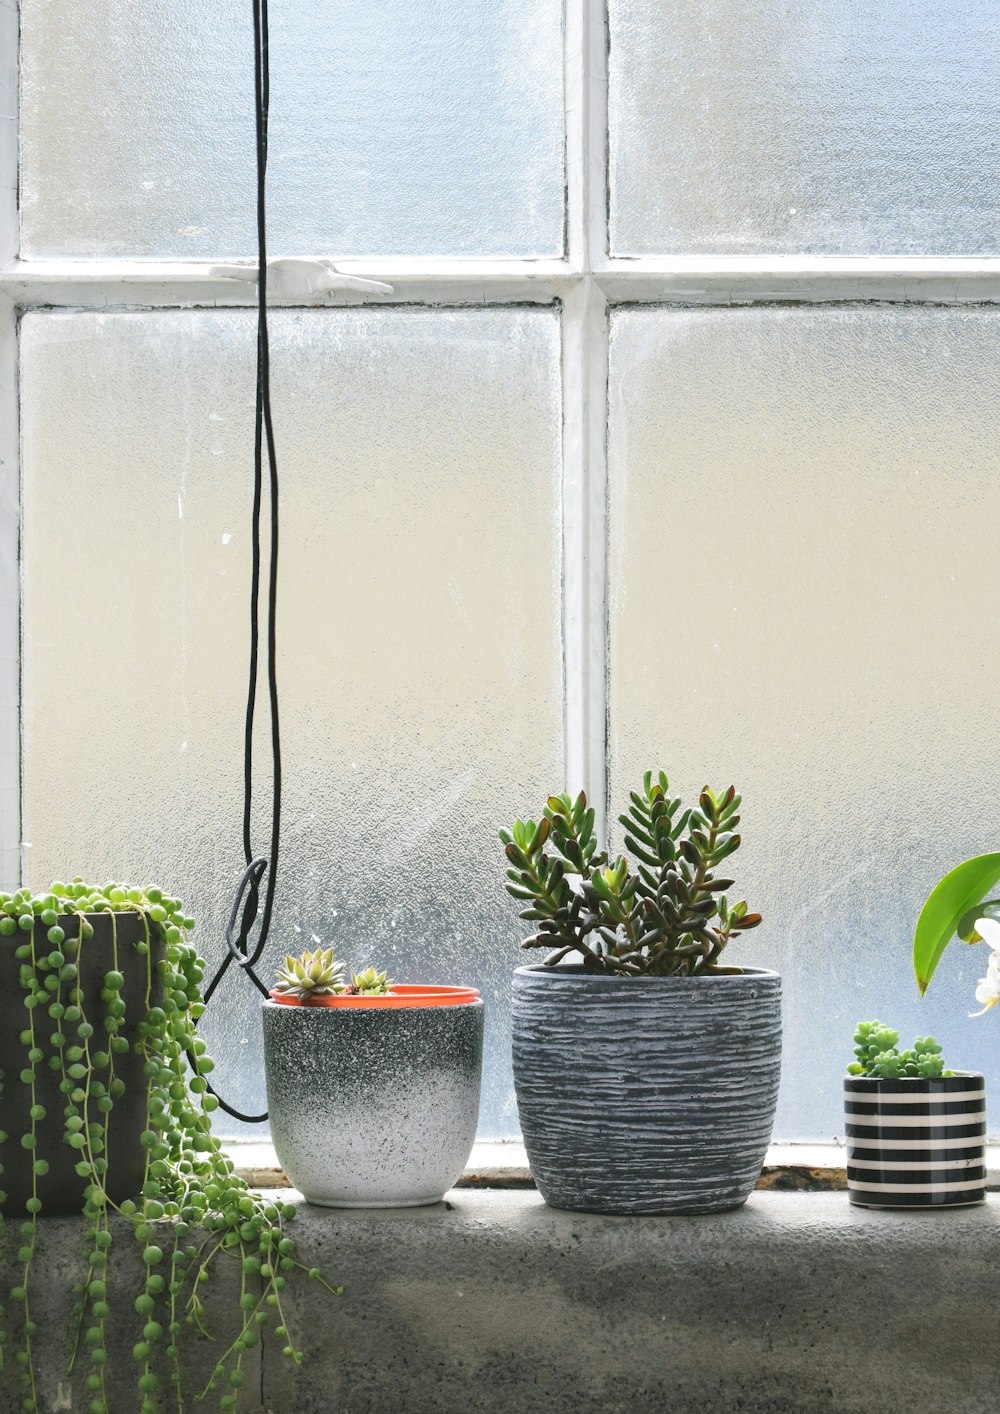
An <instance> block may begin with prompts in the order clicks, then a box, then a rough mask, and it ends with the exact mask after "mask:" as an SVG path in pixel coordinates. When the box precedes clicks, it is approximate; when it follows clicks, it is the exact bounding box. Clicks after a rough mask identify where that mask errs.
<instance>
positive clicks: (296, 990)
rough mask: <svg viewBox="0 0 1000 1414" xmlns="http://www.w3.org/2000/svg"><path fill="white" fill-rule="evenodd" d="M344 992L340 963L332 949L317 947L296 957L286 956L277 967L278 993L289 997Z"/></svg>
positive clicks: (343, 977)
mask: <svg viewBox="0 0 1000 1414" xmlns="http://www.w3.org/2000/svg"><path fill="white" fill-rule="evenodd" d="M347 989H348V984H347V980H346V978H345V976H344V964H343V963H342V962H338V961H337V958H336V956H335V955H334V950H333V948H317V949H316V950H315V952H303V953H300V954H299V955H298V957H291V956H289V957H286V958H285V961H284V963H283V964H282V966H281V967H279V968H278V990H279V991H281V992H287V993H288V994H289V996H293V997H300V998H304V997H329V996H337V995H339V994H340V993H341V992H345V991H347Z"/></svg>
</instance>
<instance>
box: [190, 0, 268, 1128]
mask: <svg viewBox="0 0 1000 1414" xmlns="http://www.w3.org/2000/svg"><path fill="white" fill-rule="evenodd" d="M252 3H253V34H254V110H255V117H256V136H257V406H256V415H255V421H254V494H253V520H252V533H251V542H252V556H253V558H252V566H251V576H250V671H249V681H248V688H247V706H246V724H245V730H244V740H243V853H244V857H245V860H246V866H247V867H246V869H245V870H244V872H243V876H242V878H241V879H240V883H239V887H238V888H237V890H236V897H235V898H234V900H233V906H232V909H231V911H230V914H229V922H228V924H227V926H226V954H225V956H224V957H223V959H222V962H221V963H220V964H219V967H218V969H217V970H216V972H215V975H214V976H213V977H212V979H211V981H210V982H209V984H208V986H207V987H206V988H205V993H204V997H205V1001H206V1002H209V1001H210V1000H211V998H212V994H213V993H214V991H215V989H216V987H218V985H219V983H220V982H221V981H222V979H223V977H224V976H225V974H226V972H227V970H228V968H229V965H230V964H231V963H233V962H235V963H236V965H237V966H238V967H240V968H241V969H242V970H243V971H244V972H245V973H246V975H247V976H248V977H249V978H250V980H251V981H252V982H253V984H254V986H255V987H256V988H257V990H258V991H259V992H261V993H262V994H263V996H265V997H266V996H267V995H268V989H267V987H266V986H265V985H264V983H263V982H262V981H261V980H260V978H259V977H258V976H257V973H256V972H255V971H254V966H255V964H256V963H257V962H258V961H259V960H260V957H261V954H262V953H263V951H264V947H265V945H266V943H267V936H268V933H269V931H270V927H271V914H272V911H273V908H274V890H275V884H276V882H277V877H278V848H279V844H280V837H281V732H280V727H279V720H278V678H277V668H276V656H277V655H276V629H275V620H276V609H277V602H278V462H277V457H276V455H275V450H274V425H273V422H272V418H271V358H270V346H269V342H268V332H267V212H266V203H265V195H266V175H267V116H268V107H269V104H270V97H271V80H270V66H269V58H268V23H267V0H252ZM265 444H266V447H267V464H268V495H269V501H270V527H271V545H270V552H271V554H270V565H269V569H268V583H267V692H268V701H269V704H270V713H271V761H272V773H273V774H272V794H271V801H272V804H271V840H270V848H269V852H268V854H267V855H266V856H262V857H259V858H256V859H255V858H254V854H253V845H252V841H251V818H250V817H251V807H252V804H253V730H254V708H255V705H256V700H257V660H258V653H259V646H260V616H259V600H260V561H261V550H260V520H261V505H262V500H263V485H264V475H263V463H264V456H263V453H264V446H265ZM265 874H266V875H267V883H266V886H265V890H264V911H263V914H262V916H261V920H260V930H259V932H258V934H257V939H256V942H255V943H254V945H253V948H252V950H251V947H250V943H249V937H250V931H251V929H252V928H253V926H254V923H255V922H256V919H257V915H258V912H259V909H260V884H261V880H262V878H263V877H264V875H265ZM244 897H245V901H244ZM241 905H242V913H241ZM238 917H239V927H238V928H237V918H238ZM208 1090H209V1093H210V1094H212V1095H214V1096H215V1098H216V1099H217V1100H218V1102H219V1105H220V1107H221V1108H222V1109H223V1110H225V1112H226V1114H229V1115H232V1116H233V1118H234V1119H241V1120H243V1121H245V1122H246V1123H247V1124H262V1123H263V1122H264V1121H265V1120H266V1119H267V1117H268V1116H267V1112H266V1111H265V1112H264V1113H263V1114H259V1115H247V1114H243V1113H242V1111H240V1110H237V1109H235V1108H234V1107H233V1106H232V1105H230V1104H227V1103H226V1101H225V1100H224V1099H223V1098H222V1096H221V1095H220V1094H219V1093H218V1091H216V1090H215V1089H213V1087H212V1086H211V1084H209V1085H208Z"/></svg>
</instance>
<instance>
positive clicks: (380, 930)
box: [21, 309, 563, 1136]
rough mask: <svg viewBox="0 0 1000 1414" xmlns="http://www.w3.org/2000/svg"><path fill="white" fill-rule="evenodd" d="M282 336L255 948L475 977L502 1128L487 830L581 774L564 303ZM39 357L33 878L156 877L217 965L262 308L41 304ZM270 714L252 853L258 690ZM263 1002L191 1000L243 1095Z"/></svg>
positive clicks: (229, 860) (255, 1064) (356, 317)
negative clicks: (572, 760) (563, 644)
mask: <svg viewBox="0 0 1000 1414" xmlns="http://www.w3.org/2000/svg"><path fill="white" fill-rule="evenodd" d="M271 344H272V366H273V380H274V410H275V427H276V436H277V445H278V457H279V466H280V472H281V478H282V482H281V484H282V492H281V498H282V499H281V510H282V541H281V573H280V611H279V622H278V638H279V662H278V672H279V686H280V692H281V704H282V724H283V737H284V755H285V760H284V768H285V785H284V833H283V842H282V856H281V867H280V872H279V880H280V882H279V886H278V892H277V900H276V908H275V925H274V930H273V933H272V938H271V942H270V954H269V958H268V959H267V960H266V961H265V963H264V965H263V972H264V974H265V976H267V977H270V976H273V969H274V967H275V965H276V962H277V960H278V956H279V954H281V955H283V954H284V953H285V952H287V951H290V950H296V951H297V950H300V949H302V948H304V947H309V946H311V945H314V944H315V943H316V941H317V940H321V941H322V942H323V943H324V944H328V943H333V944H335V945H336V947H337V949H338V951H339V952H340V953H341V954H343V955H344V956H345V957H346V959H347V960H348V961H349V962H350V963H351V964H353V965H355V966H360V965H367V964H370V963H378V964H379V965H380V966H382V967H386V968H388V970H389V972H390V974H391V975H393V976H394V977H395V978H397V979H398V980H400V981H409V982H413V981H421V980H423V981H433V982H444V983H457V982H469V983H472V984H474V985H476V986H478V987H480V988H481V989H482V992H483V996H484V999H485V1001H486V1003H487V1007H488V1029H489V1038H488V1045H487V1058H486V1074H485V1083H484V1092H483V1111H482V1132H483V1133H484V1134H485V1135H487V1136H506V1135H510V1134H513V1133H515V1132H516V1129H517V1118H516V1110H515V1106H514V1100H513V1092H512V1088H511V1082H510V1074H509V1024H508V996H509V986H510V975H511V972H512V969H513V967H514V966H515V965H516V964H517V963H518V962H519V961H520V958H521V954H520V952H519V950H518V947H517V940H518V938H519V936H520V932H521V925H520V923H519V922H518V920H517V917H516V913H515V910H514V909H513V907H512V906H511V904H510V900H509V899H507V897H506V895H505V894H504V892H503V890H502V882H503V866H504V861H503V858H502V853H501V848H500V845H499V842H498V840H497V836H496V831H497V828H498V826H499V825H500V824H503V823H504V822H507V821H509V820H510V819H511V818H513V816H514V815H515V814H523V813H524V812H525V811H526V810H528V809H530V807H531V804H532V802H534V801H537V800H538V799H539V797H544V795H545V794H546V793H547V792H549V791H550V790H551V789H552V788H553V783H556V784H558V783H559V782H560V781H561V779H562V775H563V739H562V732H563V727H562V720H563V719H562V668H561V652H560V638H559V633H560V528H559V516H560V505H559V503H560V479H561V476H560V436H561V432H560V398H559V386H560V378H559V324H558V316H557V314H556V312H555V311H552V310H538V309H536V310H515V309H493V310H489V311H471V310H451V311H440V310H438V311H435V310H417V309H393V310H366V309H350V310H347V309H345V310H339V311H295V312H293V311H287V312H283V313H276V314H275V315H274V316H273V319H272V335H271ZM21 356H22V372H21V384H22V393H23V409H24V411H23V439H24V462H23V468H24V537H23V570H24V620H23V621H24V669H23V671H24V713H23V728H24V753H23V761H24V803H25V839H26V840H27V841H28V842H30V847H29V848H28V850H27V863H26V868H25V877H26V880H27V881H28V882H31V883H34V884H36V885H37V884H40V883H46V882H48V881H49V880H50V879H52V878H62V877H66V876H67V875H72V874H75V873H79V874H82V875H84V876H90V877H94V878H96V879H98V880H104V879H107V878H114V877H118V876H125V877H127V878H130V879H133V880H138V881H142V882H146V881H150V882H152V881H157V882H160V883H161V884H162V885H163V886H164V887H166V888H168V889H170V890H171V891H175V890H176V892H177V893H179V894H180V895H181V896H182V897H183V899H184V900H185V903H186V904H188V905H189V906H190V911H191V912H192V913H194V914H195V915H196V917H197V918H198V920H199V924H198V931H197V932H196V934H195V939H196V941H197V942H198V943H199V944H200V946H201V948H202V950H203V952H204V953H206V954H207V955H208V957H209V959H210V960H212V961H213V962H214V961H216V960H218V959H219V958H220V956H221V951H222V948H223V946H224V944H223V938H222V929H223V923H224V919H225V916H226V913H227V911H228V906H229V901H230V898H231V895H232V891H233V889H234V887H235V884H236V881H237V879H238V877H239V874H240V872H241V870H242V867H243V864H242V852H241V834H242V829H241V820H242V739H243V705H244V698H245V692H246V687H245V683H246V673H247V647H248V619H247V616H248V609H247V598H248V592H249V574H250V545H249V520H250V511H251V494H252V448H253V387H254V383H253V378H254V373H253V357H254V319H253V315H252V313H251V312H250V311H226V312H222V311H197V312H196V311H173V312H169V313H145V314H125V313H121V314H114V313H113V314H96V313H43V312H37V313H29V314H27V315H25V317H24V320H23V323H22V332H21ZM258 716H259V723H260V746H261V749H260V751H259V753H258V762H257V772H258V786H257V789H258V796H257V807H258V808H257V827H256V831H255V839H256V843H257V847H258V848H259V850H260V851H261V852H264V851H265V850H266V841H267V823H268V818H269V816H268V812H269V801H270V793H269V786H268V781H269V768H268V761H267V753H266V738H267V710H266V698H265V696H264V693H263V691H262V692H261V694H260V698H259V702H258ZM258 1001H259V998H258V995H257V993H256V992H255V991H254V990H253V988H252V987H251V986H250V984H249V982H247V981H245V980H244V979H242V978H235V977H234V975H233V972H230V974H229V978H228V979H227V980H226V981H225V982H224V984H223V986H222V987H221V989H220V991H219V993H218V994H217V999H216V1000H215V1001H214V1002H213V1004H212V1007H211V1009H210V1012H209V1014H208V1016H207V1017H206V1019H205V1022H204V1023H203V1031H204V1034H205V1036H206V1038H207V1040H208V1041H209V1043H210V1046H211V1048H212V1050H213V1051H214V1053H215V1055H216V1059H217V1063H218V1064H217V1070H218V1079H219V1083H220V1085H221V1087H222V1088H223V1090H224V1091H226V1092H227V1093H228V1095H229V1096H230V1097H232V1098H233V1099H234V1100H235V1102H236V1103H237V1104H239V1105H240V1106H241V1107H243V1108H246V1107H247V1106H249V1107H251V1108H254V1107H258V1106H262V1103H263V1086H262V1077H261V1061H260V1051H261V1045H260V1027H259V1021H258V1016H257V1007H258ZM223 1127H224V1130H227V1131H231V1130H232V1129H234V1128H235V1127H236V1126H234V1125H233V1123H232V1122H231V1121H224V1126H223ZM252 1133H256V1131H251V1134H252Z"/></svg>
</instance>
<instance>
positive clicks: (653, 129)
mask: <svg viewBox="0 0 1000 1414" xmlns="http://www.w3.org/2000/svg"><path fill="white" fill-rule="evenodd" d="M610 25H611V53H610V66H611V67H610V123H611V245H612V249H613V250H614V251H616V252H621V253H623V254H637V255H641V254H655V253H657V252H671V253H675V252H684V251H688V252H692V253H697V252H709V253H713V252H715V253H736V254H739V253H747V254H753V253H770V252H816V253H820V254H858V255H860V254H868V253H872V254H886V255H907V254H910V255H922V254H945V255H948V254H954V255H974V254H985V255H995V254H997V253H998V250H1000V198H998V195H997V184H996V181H995V175H996V149H995V133H996V130H997V125H998V123H1000V10H998V8H997V6H996V5H992V4H983V3H982V0H866V3H856V0H781V3H779V0H714V3H712V4H710V5H707V4H696V3H693V0H611V5H610Z"/></svg>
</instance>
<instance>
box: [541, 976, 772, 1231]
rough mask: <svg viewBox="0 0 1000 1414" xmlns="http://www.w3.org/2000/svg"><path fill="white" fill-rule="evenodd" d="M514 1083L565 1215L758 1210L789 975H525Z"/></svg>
mask: <svg viewBox="0 0 1000 1414" xmlns="http://www.w3.org/2000/svg"><path fill="white" fill-rule="evenodd" d="M513 1057H514V1085H515V1088H516V1090H517V1108H518V1113H519V1114H520V1117H521V1131H522V1133H523V1135H524V1143H525V1147H526V1149H527V1151H528V1162H529V1164H530V1166H531V1171H532V1173H533V1175H534V1178H535V1182H536V1183H537V1184H538V1188H539V1190H540V1192H541V1194H542V1197H543V1198H544V1199H545V1201H546V1203H550V1204H551V1205H552V1206H553V1207H556V1208H575V1209H580V1210H583V1211H585V1212H594V1213H713V1212H718V1211H720V1210H722V1209H725V1208H736V1207H739V1206H740V1204H741V1203H744V1202H746V1200H747V1198H748V1197H749V1195H750V1192H751V1190H752V1189H753V1186H754V1183H755V1182H756V1181H757V1178H758V1177H759V1175H760V1170H761V1165H762V1164H763V1161H764V1155H765V1153H766V1151H767V1146H768V1143H769V1142H770V1138H771V1127H772V1124H773V1122H774V1109H775V1105H776V1103H777V1098H778V1078H779V1073H780V1069H781V978H780V977H779V976H778V974H777V973H776V972H767V971H764V970H763V969H760V968H747V969H746V970H745V971H744V972H743V973H742V974H740V975H732V976H714V977H595V976H594V975H593V974H592V973H589V972H587V971H586V970H585V969H584V968H583V967H560V966H557V967H546V966H544V964H540V965H537V966H533V967H519V968H518V969H517V970H516V971H515V973H514V1036H513Z"/></svg>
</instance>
